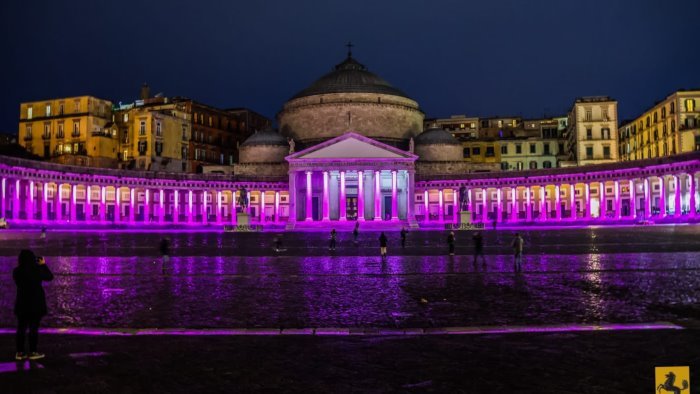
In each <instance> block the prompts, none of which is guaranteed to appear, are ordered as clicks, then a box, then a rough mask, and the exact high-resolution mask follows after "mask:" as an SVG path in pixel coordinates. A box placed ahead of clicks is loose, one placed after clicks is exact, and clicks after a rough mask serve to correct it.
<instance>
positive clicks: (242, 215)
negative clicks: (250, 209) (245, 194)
mask: <svg viewBox="0 0 700 394" xmlns="http://www.w3.org/2000/svg"><path fill="white" fill-rule="evenodd" d="M236 225H238V226H249V225H250V215H248V213H247V212H236Z"/></svg>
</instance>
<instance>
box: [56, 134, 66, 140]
mask: <svg viewBox="0 0 700 394" xmlns="http://www.w3.org/2000/svg"><path fill="white" fill-rule="evenodd" d="M63 137H64V135H63V133H56V139H57V140H62V139H63Z"/></svg>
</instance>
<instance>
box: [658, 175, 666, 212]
mask: <svg viewBox="0 0 700 394" xmlns="http://www.w3.org/2000/svg"><path fill="white" fill-rule="evenodd" d="M659 217H661V218H665V217H666V178H665V177H664V176H663V175H662V176H660V177H659Z"/></svg>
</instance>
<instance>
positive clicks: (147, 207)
mask: <svg viewBox="0 0 700 394" xmlns="http://www.w3.org/2000/svg"><path fill="white" fill-rule="evenodd" d="M154 197H155V195H154ZM143 202H144V204H143V223H145V224H151V192H150V189H149V188H145V189H143ZM154 208H155V207H154Z"/></svg>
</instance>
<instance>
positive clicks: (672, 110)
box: [669, 102, 676, 114]
mask: <svg viewBox="0 0 700 394" xmlns="http://www.w3.org/2000/svg"><path fill="white" fill-rule="evenodd" d="M669 112H670V113H672V114H675V113H676V103H674V102H671V108H670V111H669Z"/></svg>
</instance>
